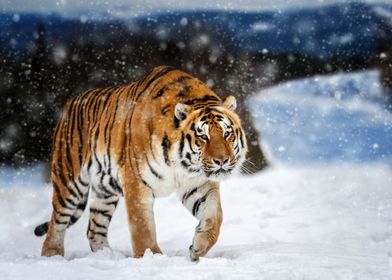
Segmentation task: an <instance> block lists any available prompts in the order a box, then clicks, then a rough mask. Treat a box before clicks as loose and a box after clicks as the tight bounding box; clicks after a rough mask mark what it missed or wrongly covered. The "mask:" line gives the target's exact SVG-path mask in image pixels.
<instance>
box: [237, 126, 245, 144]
mask: <svg viewBox="0 0 392 280" xmlns="http://www.w3.org/2000/svg"><path fill="white" fill-rule="evenodd" d="M238 130H239V132H240V133H239V134H240V142H241V147H242V148H244V147H245V145H244V139H243V138H242V137H243V135H242V131H241V129H238Z"/></svg>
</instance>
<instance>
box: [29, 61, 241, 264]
mask: <svg viewBox="0 0 392 280" xmlns="http://www.w3.org/2000/svg"><path fill="white" fill-rule="evenodd" d="M235 106H236V104H235V99H234V97H232V96H229V97H227V98H226V99H225V100H224V101H222V100H221V99H220V98H219V96H217V95H216V94H215V93H214V92H213V91H212V90H211V89H209V88H208V87H207V86H206V85H205V84H204V83H202V82H201V81H199V80H198V79H196V78H194V77H192V76H190V75H188V74H186V73H184V72H182V71H179V70H176V69H173V68H171V67H167V66H161V67H157V68H154V69H153V70H152V71H151V72H150V73H148V74H147V75H146V76H145V77H144V78H142V79H141V80H139V81H137V82H134V83H131V84H128V85H124V86H114V87H107V88H100V89H93V90H89V91H87V92H85V93H83V94H81V95H79V96H77V97H75V98H73V99H71V100H70V101H69V102H67V104H66V105H65V107H64V111H63V114H62V116H61V118H60V120H59V122H58V125H57V127H56V130H55V134H54V141H53V155H52V165H51V179H52V183H53V197H52V204H53V212H52V217H51V220H50V222H48V223H44V224H42V225H40V226H38V227H37V228H36V230H35V233H36V235H44V234H45V233H47V236H46V239H45V242H44V244H43V247H42V252H41V253H42V255H43V256H53V255H64V235H65V231H66V229H67V228H68V227H69V226H70V225H72V224H74V223H75V222H76V221H77V220H78V219H79V217H80V216H81V214H82V213H83V211H84V209H85V207H86V204H87V200H88V198H89V199H90V217H89V226H88V231H87V237H88V239H89V242H90V247H91V249H92V250H93V251H97V250H100V249H102V248H104V247H109V243H108V238H107V233H108V227H109V223H110V219H111V217H112V215H113V212H114V210H115V208H116V206H117V203H118V200H119V198H120V197H121V196H124V198H125V204H126V209H127V213H128V223H129V227H130V232H131V237H132V238H131V239H132V247H133V255H134V256H135V257H141V256H143V254H144V251H145V250H146V249H148V248H149V249H151V250H152V252H154V253H161V250H160V248H159V246H158V244H157V241H156V233H155V222H154V215H153V202H154V199H155V198H156V197H160V196H166V195H168V194H170V193H172V192H176V193H177V194H178V196H179V198H180V200H181V202H182V203H183V204H184V206H185V207H186V208H187V209H188V210H189V211H190V212H191V213H192V214H193V215H194V216H195V217H196V218H197V219H199V221H200V222H199V225H198V226H197V228H196V232H195V236H194V239H193V242H192V245H191V247H190V256H191V258H192V260H197V259H198V258H199V257H200V256H204V255H205V254H206V253H207V252H208V250H209V249H210V248H211V247H212V246H213V245H214V244H215V242H216V241H217V238H218V236H219V230H220V225H221V222H222V210H221V206H220V198H219V181H220V180H221V179H223V178H225V177H226V176H227V175H229V174H230V173H232V172H233V171H234V170H236V169H238V168H239V167H240V166H241V164H242V163H243V161H244V160H245V154H246V151H247V146H246V139H245V134H244V131H243V129H242V127H241V123H240V120H239V118H238V116H237V114H236V113H235V112H234V110H235Z"/></svg>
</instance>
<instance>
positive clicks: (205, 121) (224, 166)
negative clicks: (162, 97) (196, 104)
mask: <svg viewBox="0 0 392 280" xmlns="http://www.w3.org/2000/svg"><path fill="white" fill-rule="evenodd" d="M235 108H236V100H235V98H234V97H233V96H229V97H227V98H226V99H225V100H224V102H223V104H222V105H221V106H211V107H208V106H207V107H205V108H201V109H198V110H193V109H192V107H190V106H188V105H184V104H177V105H176V107H175V116H176V118H178V119H179V120H180V121H181V128H182V136H181V139H180V144H179V148H178V149H179V157H178V160H179V165H180V166H181V167H182V168H183V169H184V170H185V171H186V172H189V173H196V174H198V175H201V176H205V177H206V178H207V179H208V180H213V181H220V180H222V179H224V178H225V177H227V176H228V175H230V174H231V173H233V172H234V171H236V170H237V169H239V168H240V167H241V165H242V163H243V162H244V160H245V155H246V152H247V146H246V139H245V134H244V132H243V129H242V127H241V123H240V120H239V118H238V116H237V114H236V113H235V112H234V110H235Z"/></svg>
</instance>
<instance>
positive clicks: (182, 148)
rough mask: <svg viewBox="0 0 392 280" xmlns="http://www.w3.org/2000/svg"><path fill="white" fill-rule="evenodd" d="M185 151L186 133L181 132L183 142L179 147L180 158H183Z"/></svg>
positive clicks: (181, 141)
mask: <svg viewBox="0 0 392 280" xmlns="http://www.w3.org/2000/svg"><path fill="white" fill-rule="evenodd" d="M183 150H184V132H181V140H180V147H179V150H178V152H179V154H180V158H182V151H183Z"/></svg>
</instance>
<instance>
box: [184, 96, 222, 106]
mask: <svg viewBox="0 0 392 280" xmlns="http://www.w3.org/2000/svg"><path fill="white" fill-rule="evenodd" d="M207 101H220V100H219V98H217V97H216V96H213V95H205V96H204V97H202V98H194V99H191V100H188V101H186V102H184V104H186V105H194V104H196V103H201V102H207Z"/></svg>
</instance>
